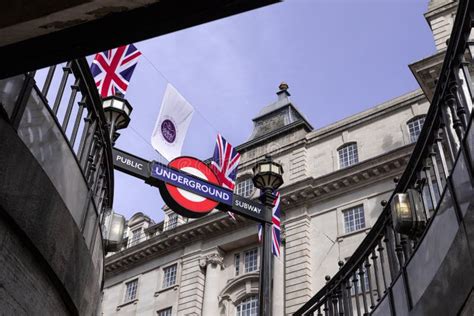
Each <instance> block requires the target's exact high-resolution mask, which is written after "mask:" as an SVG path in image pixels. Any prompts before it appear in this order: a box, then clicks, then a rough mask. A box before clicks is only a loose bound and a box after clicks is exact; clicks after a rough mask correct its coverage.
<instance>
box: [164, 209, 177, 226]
mask: <svg viewBox="0 0 474 316" xmlns="http://www.w3.org/2000/svg"><path fill="white" fill-rule="evenodd" d="M176 226H178V214H176V213H172V214H170V215H169V216H168V222H167V223H166V230H170V229H173V228H176Z"/></svg>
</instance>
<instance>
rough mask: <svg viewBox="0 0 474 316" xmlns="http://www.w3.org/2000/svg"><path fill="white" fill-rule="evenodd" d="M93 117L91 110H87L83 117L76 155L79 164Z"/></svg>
mask: <svg viewBox="0 0 474 316" xmlns="http://www.w3.org/2000/svg"><path fill="white" fill-rule="evenodd" d="M92 120H93V118H92V112H88V113H87V115H86V117H85V118H84V127H83V129H82V135H81V141H80V143H79V148H78V150H77V157H78V159H79V161H80V162H81V166H82V160H83V156H84V149H85V147H86V142H87V140H88V137H87V136H88V134H89V133H88V132H89V130H90V125H91V122H92Z"/></svg>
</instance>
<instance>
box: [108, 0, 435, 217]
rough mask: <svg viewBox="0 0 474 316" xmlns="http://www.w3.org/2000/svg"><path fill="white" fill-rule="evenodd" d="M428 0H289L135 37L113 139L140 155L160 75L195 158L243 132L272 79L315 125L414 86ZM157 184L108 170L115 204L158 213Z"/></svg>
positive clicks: (271, 95)
mask: <svg viewBox="0 0 474 316" xmlns="http://www.w3.org/2000/svg"><path fill="white" fill-rule="evenodd" d="M427 3H428V1H426V0H425V1H412V0H331V1H330V0H287V1H285V2H283V3H280V4H275V5H271V6H267V7H264V8H261V9H258V10H254V11H251V12H247V13H243V14H240V15H236V16H233V17H230V18H226V19H222V20H218V21H214V22H211V23H207V24H204V25H200V26H196V27H193V28H190V29H186V30H182V31H179V32H176V33H172V34H168V35H165V36H161V37H158V38H154V39H150V40H147V41H143V42H140V43H136V46H137V47H138V49H140V50H141V51H142V53H143V54H144V57H143V56H142V57H141V59H140V60H139V63H138V66H137V68H136V70H135V73H134V76H133V77H132V80H131V83H130V86H129V90H128V92H127V95H126V97H127V99H128V100H129V101H130V103H131V104H132V106H133V107H134V110H133V113H132V120H131V123H130V126H129V127H128V128H127V129H125V130H122V131H121V134H122V136H121V137H120V138H119V140H118V141H117V143H116V146H117V147H118V148H121V149H124V150H126V151H129V152H131V153H134V154H136V155H139V156H142V157H144V158H147V159H150V160H152V159H155V160H158V159H159V156H158V154H156V152H155V151H154V150H153V148H152V147H151V145H150V135H151V132H152V130H153V127H154V123H155V120H156V117H157V115H158V112H159V107H160V104H161V99H162V97H163V93H164V89H165V87H166V84H167V82H170V83H171V84H173V85H174V86H175V87H176V88H177V89H178V91H180V93H181V94H182V95H183V96H184V97H185V98H186V99H187V100H188V101H189V102H190V103H191V104H192V105H193V106H194V107H195V110H196V112H195V114H194V118H193V121H192V122H191V125H190V128H189V130H188V136H187V138H186V141H185V144H184V148H183V154H186V155H191V156H195V157H198V158H201V159H205V158H208V157H209V156H210V155H211V154H212V151H213V148H214V143H215V136H216V133H217V132H220V133H222V135H223V136H224V137H226V138H227V139H228V141H230V142H231V143H232V144H233V145H238V144H241V143H243V142H245V141H246V140H247V138H248V137H249V136H250V134H251V132H252V118H253V117H255V116H256V114H257V113H258V112H259V110H260V109H261V108H262V107H264V106H265V105H268V104H270V103H272V102H273V101H274V100H276V95H275V93H276V91H277V87H278V85H279V83H280V82H281V81H285V82H287V83H288V85H289V92H290V93H291V94H292V97H291V99H292V101H293V102H294V103H295V104H296V105H297V106H298V108H299V110H300V111H301V112H302V113H304V114H305V115H306V117H307V118H308V120H309V121H310V122H311V124H312V125H313V126H314V127H315V128H320V127H324V126H326V125H328V124H331V123H333V122H335V121H337V120H340V119H343V118H345V117H347V116H350V115H352V114H355V113H357V112H360V111H363V110H365V109H368V108H370V107H373V106H375V105H377V104H379V103H382V102H384V101H386V100H389V99H391V98H394V97H397V96H399V95H401V94H404V93H406V92H409V91H412V90H414V89H416V88H418V85H417V83H416V80H415V79H414V77H413V75H412V74H411V72H410V70H409V68H408V64H410V63H412V62H415V61H417V60H419V59H422V58H423V57H426V56H429V55H430V54H432V53H433V52H434V51H435V48H434V43H433V37H432V34H431V31H430V29H429V26H428V24H427V22H426V20H425V19H424V17H423V13H424V12H425V11H426V8H427ZM162 206H163V202H162V200H161V198H160V195H159V192H158V189H156V188H153V187H150V186H148V185H146V184H144V183H143V182H142V181H140V180H138V179H134V178H132V177H130V176H128V175H125V174H123V173H120V172H118V171H117V172H116V173H115V201H114V209H115V211H116V212H118V213H121V214H124V215H125V216H126V217H127V218H129V217H130V216H131V215H133V214H134V213H136V212H144V213H146V214H148V215H150V216H151V217H152V218H153V219H154V220H155V221H159V220H161V219H163V212H162V210H161V207H162Z"/></svg>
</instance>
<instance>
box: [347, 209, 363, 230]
mask: <svg viewBox="0 0 474 316" xmlns="http://www.w3.org/2000/svg"><path fill="white" fill-rule="evenodd" d="M342 213H343V214H344V231H345V232H346V233H350V232H353V231H356V230H359V229H362V228H364V227H365V216H364V207H363V206H362V205H358V206H355V207H352V208H350V209H347V210H344V211H342Z"/></svg>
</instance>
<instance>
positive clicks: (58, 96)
mask: <svg viewBox="0 0 474 316" xmlns="http://www.w3.org/2000/svg"><path fill="white" fill-rule="evenodd" d="M70 73H71V62H70V61H68V62H67V63H66V66H64V67H63V76H62V78H61V82H60V83H59V89H58V93H57V94H56V100H55V101H54V104H53V113H54V115H55V116H56V114H57V113H58V109H59V105H60V104H61V99H62V98H63V94H64V89H65V88H66V83H67V79H68V77H69V74H70Z"/></svg>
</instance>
